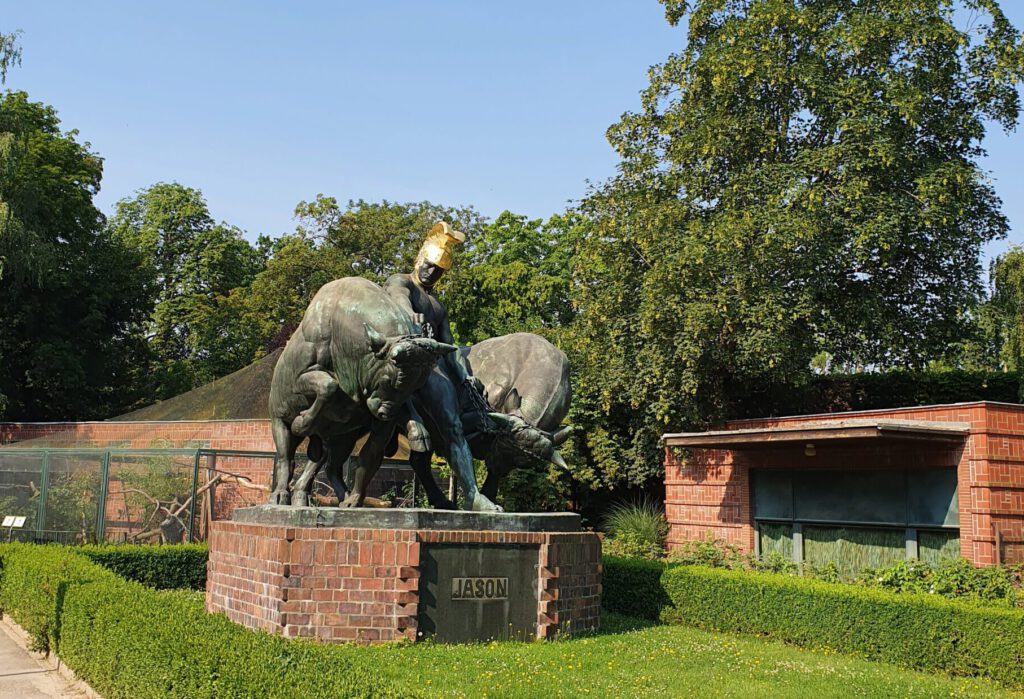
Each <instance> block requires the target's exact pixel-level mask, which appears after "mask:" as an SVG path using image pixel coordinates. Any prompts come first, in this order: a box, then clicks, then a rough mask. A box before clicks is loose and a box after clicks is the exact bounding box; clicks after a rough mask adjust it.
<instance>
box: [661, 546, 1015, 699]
mask: <svg viewBox="0 0 1024 699" xmlns="http://www.w3.org/2000/svg"><path fill="white" fill-rule="evenodd" d="M661 581H662V585H663V586H664V589H665V592H666V593H667V594H668V596H669V598H670V599H671V602H672V606H671V607H670V608H668V609H666V610H665V613H664V614H663V615H662V616H663V619H664V620H666V621H671V622H678V623H684V624H688V625H692V626H696V627H699V628H704V629H711V630H715V631H727V632H741V633H751V634H758V635H762V636H767V637H769V638H773V639H777V640H781V641H785V642H788V643H794V644H797V645H801V646H806V647H811V648H828V649H831V650H836V651H842V652H846V653H854V654H857V655H861V656H864V657H867V658H869V659H872V660H880V661H883V662H889V663H894V664H897V665H902V666H905V667H910V668H914V669H923V670H942V671H945V672H949V673H952V674H956V675H976V676H986V677H991V678H992V679H995V680H997V681H999V682H1002V683H1004V684H1008V685H1012V686H1017V687H1019V686H1024V664H1022V662H1021V660H1022V657H1024V612H1022V611H1019V610H1013V609H998V608H994V607H984V606H980V605H974V604H967V603H964V602H958V601H955V600H946V599H941V598H937V597H935V596H932V595H897V594H893V593H891V592H886V591H884V590H878V589H867V588H862V587H854V586H850V585H841V584H831V583H825V582H821V581H817V580H808V579H804V578H798V577H793V576H784V575H773V574H768V573H757V572H750V571H732V570H721V569H713V568H703V567H682V566H676V567H670V568H668V569H666V571H665V573H664V574H663V575H662V579H661Z"/></svg>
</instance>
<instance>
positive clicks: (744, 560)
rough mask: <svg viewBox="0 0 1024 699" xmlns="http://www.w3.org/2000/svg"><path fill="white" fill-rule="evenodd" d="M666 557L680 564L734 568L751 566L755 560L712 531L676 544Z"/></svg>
mask: <svg viewBox="0 0 1024 699" xmlns="http://www.w3.org/2000/svg"><path fill="white" fill-rule="evenodd" d="M666 558H667V560H669V561H670V562H672V563H677V564H679V565H686V566H693V565H698V566H708V567H710V568H734V569H735V568H749V567H750V566H751V565H752V561H753V560H754V559H752V558H751V557H749V556H745V555H744V554H743V553H741V552H740V550H739V547H737V546H734V545H731V544H727V543H725V542H724V541H722V540H721V539H716V538H715V537H714V535H712V534H711V532H708V533H707V536H706V537H705V538H703V539H692V540H689V541H684V542H682V543H680V544H678V545H676V546H674V547H673V548H672V550H671V551H669V553H668V556H666Z"/></svg>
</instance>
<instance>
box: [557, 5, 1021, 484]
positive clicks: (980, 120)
mask: <svg viewBox="0 0 1024 699" xmlns="http://www.w3.org/2000/svg"><path fill="white" fill-rule="evenodd" d="M664 5H665V7H666V15H667V18H668V20H669V21H670V22H671V23H672V24H678V23H680V22H682V21H684V20H686V21H687V23H688V31H687V35H686V44H685V46H684V48H683V50H682V51H681V52H680V53H678V54H674V55H671V56H669V57H668V58H667V59H666V61H665V62H664V63H662V64H661V65H658V66H655V67H654V68H652V69H651V72H650V79H651V82H650V86H649V87H648V88H647V89H646V90H645V91H644V92H643V94H642V99H641V109H640V110H639V111H637V112H630V113H626V114H624V115H623V117H622V118H621V120H620V121H619V122H618V123H616V124H615V125H613V126H612V127H611V128H610V129H609V131H608V137H609V140H610V142H611V144H612V145H613V146H614V147H615V149H616V150H617V151H618V153H619V155H620V157H621V163H620V167H619V175H618V176H617V177H615V178H613V179H612V180H611V181H609V182H608V183H606V184H605V185H604V186H601V187H599V188H597V189H596V190H595V191H593V192H592V193H591V195H590V196H589V197H588V198H587V200H586V201H585V202H584V203H583V206H582V211H583V213H584V214H585V215H586V216H587V217H588V218H589V219H590V229H589V230H590V232H589V234H588V235H587V236H585V237H584V239H583V240H582V242H581V244H580V246H579V249H578V251H577V255H576V256H575V257H574V263H575V271H574V290H575V291H576V295H575V302H576V304H577V305H578V307H579V311H580V313H579V320H578V322H577V328H576V330H575V332H574V336H575V339H576V348H577V352H578V356H579V357H580V358H581V361H580V365H581V366H582V368H583V372H584V375H583V377H582V381H581V382H579V383H580V385H581V388H582V391H581V402H582V403H583V404H584V405H586V404H588V403H589V404H591V405H593V406H594V407H593V408H592V414H591V415H590V416H589V418H590V420H591V423H592V424H593V425H594V429H593V430H592V436H591V437H590V439H589V444H588V448H589V449H590V450H591V451H592V455H593V457H594V459H595V461H596V463H598V464H600V465H601V468H602V469H604V470H606V471H608V472H609V473H622V472H623V469H625V472H626V473H627V474H628V477H629V479H630V480H634V481H635V480H642V479H643V478H644V477H646V476H648V475H651V474H652V472H656V470H657V466H656V464H657V463H658V461H659V458H658V449H657V438H658V435H659V434H661V433H662V432H664V431H666V430H672V429H684V428H695V427H701V426H705V425H708V424H709V423H712V422H714V421H716V420H719V419H721V418H723V417H725V416H727V415H728V414H729V411H730V406H731V405H732V403H733V402H734V401H735V400H736V399H737V398H738V397H740V396H742V395H743V394H744V392H745V391H748V390H749V388H750V387H754V386H756V387H760V388H763V387H764V386H772V385H781V386H785V385H792V384H799V383H801V382H803V381H806V379H807V378H808V376H809V372H808V366H809V363H810V361H811V359H812V358H813V357H814V356H815V354H817V353H818V352H821V351H825V352H828V353H829V354H830V355H831V356H832V357H833V358H834V361H835V362H836V363H837V364H839V365H844V364H845V365H850V364H855V365H859V366H871V367H874V368H880V369H884V368H889V367H908V368H912V367H919V366H922V365H924V364H925V363H926V362H927V361H928V360H929V359H931V358H934V357H937V356H941V355H942V354H943V353H944V352H945V351H946V349H947V346H948V345H949V344H950V343H951V342H953V341H955V340H956V339H957V338H958V337H959V335H960V334H961V333H962V332H963V331H964V328H965V327H966V324H967V323H968V321H969V313H968V311H969V309H971V308H972V307H973V306H974V305H975V304H976V303H977V301H978V299H979V296H980V292H981V289H982V285H981V281H980V265H979V251H980V247H981V246H982V245H983V244H985V243H987V242H988V241H991V240H993V239H996V238H998V237H1000V236H1002V235H1004V234H1005V231H1006V228H1007V223H1006V220H1005V218H1004V216H1003V215H1002V213H1001V212H1000V208H999V207H1000V202H999V200H998V198H997V197H996V195H995V193H994V191H993V189H992V186H991V184H990V183H989V181H988V179H987V178H986V176H985V173H984V172H983V171H982V169H981V167H980V166H979V158H980V156H981V155H982V153H983V151H982V148H981V141H982V138H983V136H984V134H985V123H986V120H992V121H994V122H996V123H998V124H1000V125H1002V126H1003V127H1004V128H1007V129H1009V128H1012V127H1013V126H1014V125H1015V124H1016V123H1017V118H1018V109H1019V103H1018V92H1017V86H1018V83H1019V81H1020V79H1021V77H1022V74H1024V63H1022V55H1024V54H1022V49H1021V41H1020V35H1019V33H1018V32H1017V30H1016V29H1014V28H1013V27H1012V26H1011V25H1010V24H1009V23H1008V22H1007V20H1006V18H1005V17H1004V16H1003V14H1002V12H1001V11H1000V10H999V6H998V4H997V3H996V2H994V1H989V0H977V1H975V0H971V1H969V2H966V3H962V5H964V6H965V7H966V8H967V9H968V10H970V12H969V13H965V16H961V14H958V13H957V12H956V9H957V5H956V4H955V3H954V2H952V0H914V1H912V2H908V1H907V0H867V1H864V0H814V1H810V0H732V1H725V0H697V1H696V2H680V1H677V0H664ZM961 19H965V20H966V21H968V22H969V23H970V24H969V26H959V23H960V20H961ZM624 464H625V466H624Z"/></svg>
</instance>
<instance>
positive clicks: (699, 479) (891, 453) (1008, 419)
mask: <svg viewBox="0 0 1024 699" xmlns="http://www.w3.org/2000/svg"><path fill="white" fill-rule="evenodd" d="M850 418H865V419H867V418H876V419H885V418H891V419H897V420H927V421H932V422H963V423H967V424H969V425H970V427H971V429H970V434H969V436H968V437H967V439H966V440H965V443H964V444H963V445H962V446H954V447H948V446H947V447H942V446H934V447H931V446H928V447H923V446H917V447H907V446H898V445H897V446H885V447H870V448H867V447H857V446H838V445H836V444H835V443H833V444H828V443H819V444H817V445H816V446H817V452H818V453H817V456H816V457H806V456H804V455H803V448H802V445H801V446H799V447H786V448H777V449H772V450H770V451H769V450H765V451H758V452H755V451H742V452H731V451H716V450H711V449H693V450H689V453H690V458H689V460H688V461H684V460H683V456H682V455H683V454H684V451H683V450H681V449H674V448H669V449H666V452H665V510H666V515H667V517H668V520H669V524H670V527H669V537H668V543H669V545H670V546H672V545H673V544H678V543H679V542H681V541H684V540H687V539H698V538H703V537H704V536H706V535H707V532H709V531H710V532H711V533H712V534H713V535H714V536H715V537H716V538H719V539H723V540H725V541H727V542H729V543H733V544H736V545H738V546H740V547H741V548H742V549H743V550H745V551H750V550H752V549H753V543H754V528H753V516H752V511H751V507H750V482H749V480H750V479H749V469H750V467H752V466H772V467H797V468H798V467H801V466H804V465H808V462H810V460H811V459H813V460H814V464H813V466H814V468H822V467H835V468H844V469H850V468H887V467H897V466H898V467H906V466H910V467H916V466H920V467H935V466H955V467H956V468H957V480H958V489H959V499H960V545H961V554H962V555H963V556H964V557H965V558H967V559H969V560H971V561H973V562H974V563H975V564H977V565H991V564H993V563H996V562H997V561H1000V560H1001V561H1003V562H1022V561H1024V406H1019V405H1007V404H1000V403H985V402H978V403H965V404H957V405H938V406H928V407H916V408H903V409H895V410H870V411H860V412H852V413H835V414H829V415H801V416H794V417H784V418H765V419H759V420H736V421H733V422H730V423H728V425H727V429H756V428H769V427H785V426H797V425H800V424H805V423H811V422H815V423H819V422H829V421H835V420H848V419H850ZM997 541H998V542H1000V547H999V549H998V551H997Z"/></svg>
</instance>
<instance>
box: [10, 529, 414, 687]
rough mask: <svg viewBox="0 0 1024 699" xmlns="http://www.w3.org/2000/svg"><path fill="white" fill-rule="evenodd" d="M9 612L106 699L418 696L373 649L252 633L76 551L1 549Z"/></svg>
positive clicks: (190, 597)
mask: <svg viewBox="0 0 1024 699" xmlns="http://www.w3.org/2000/svg"><path fill="white" fill-rule="evenodd" d="M0 608H2V611H3V612H4V613H6V614H9V615H10V616H11V617H12V618H13V619H14V620H15V621H16V622H18V623H19V624H21V625H22V626H23V627H25V628H26V630H28V631H29V632H30V633H31V634H32V635H33V637H35V638H36V639H37V645H38V646H39V647H40V648H51V649H53V650H54V651H56V652H57V653H58V654H59V655H60V658H61V661H62V662H64V663H65V664H66V665H67V666H68V667H70V668H71V669H73V670H74V671H75V673H76V674H78V675H79V676H80V677H82V678H83V679H84V680H86V681H87V682H88V683H89V684H90V685H92V687H93V688H94V689H95V690H96V691H97V692H99V693H100V694H102V695H103V696H104V697H107V699H118V698H124V699H157V698H158V697H160V698H163V697H190V698H195V699H207V698H209V699H214V698H216V699H222V698H223V699H235V698H238V699H242V698H243V697H281V698H282V699H294V697H296V696H303V697H332V698H333V697H364V698H370V697H410V696H416V691H415V689H413V690H412V691H410V689H409V688H407V687H401V688H397V687H396V686H394V685H392V684H390V683H386V682H382V681H381V679H380V678H379V676H378V675H377V674H376V673H375V672H374V671H373V664H372V663H365V659H364V660H363V662H360V659H359V653H360V651H362V650H365V649H360V648H355V647H351V646H320V645H316V644H313V643H307V642H301V641H288V640H285V639H282V638H279V637H276V636H271V635H269V634H265V633H259V632H254V631H250V630H248V629H245V628H243V627H241V626H238V625H237V624H234V623H232V622H231V621H229V620H228V619H227V618H226V617H224V616H221V615H210V614H207V613H206V612H205V611H204V609H203V600H202V597H201V596H200V595H197V594H196V593H194V592H189V591H184V590H174V591H167V590H155V589H152V588H151V587H147V586H145V585H142V584H141V583H137V582H134V581H130V580H125V579H123V578H120V577H118V576H116V575H114V574H113V573H111V572H110V571H108V570H106V569H105V568H102V567H101V566H99V565H97V564H95V563H92V562H91V561H89V560H88V559H87V558H85V557H84V556H82V555H79V554H78V553H76V549H70V548H63V547H48V546H33V545H29V544H7V545H0Z"/></svg>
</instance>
